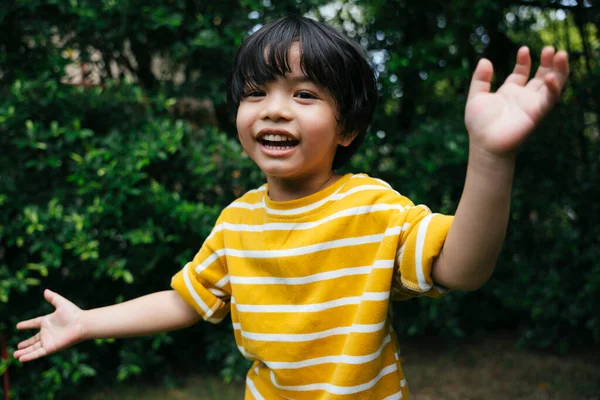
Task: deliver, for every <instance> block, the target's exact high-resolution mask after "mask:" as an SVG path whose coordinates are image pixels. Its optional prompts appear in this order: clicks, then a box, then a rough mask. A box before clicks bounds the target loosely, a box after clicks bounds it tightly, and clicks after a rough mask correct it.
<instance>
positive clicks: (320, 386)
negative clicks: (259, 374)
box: [271, 363, 398, 395]
mask: <svg viewBox="0 0 600 400" xmlns="http://www.w3.org/2000/svg"><path fill="white" fill-rule="evenodd" d="M397 370H398V366H397V365H396V363H394V364H391V365H388V366H387V367H385V368H383V369H382V370H381V371H379V374H377V376H376V377H375V378H373V379H371V380H370V381H369V382H366V383H363V384H361V385H356V386H338V385H333V384H331V383H312V384H308V385H295V386H284V385H280V384H278V383H277V381H276V380H275V374H274V373H273V371H271V382H273V385H274V386H275V387H276V388H278V389H284V390H293V391H299V392H307V391H311V390H323V391H326V392H328V393H332V394H339V395H348V394H354V393H360V392H364V391H365V390H368V389H371V388H372V387H373V386H375V385H376V384H377V382H379V380H381V378H383V377H384V376H386V375H388V374H391V373H392V372H394V371H397Z"/></svg>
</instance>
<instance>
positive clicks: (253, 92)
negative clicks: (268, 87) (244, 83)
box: [244, 89, 265, 97]
mask: <svg viewBox="0 0 600 400" xmlns="http://www.w3.org/2000/svg"><path fill="white" fill-rule="evenodd" d="M264 95H265V92H264V91H262V90H259V89H250V90H248V91H247V92H246V93H244V97H263V96H264Z"/></svg>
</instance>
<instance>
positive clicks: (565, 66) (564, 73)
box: [552, 50, 569, 90]
mask: <svg viewBox="0 0 600 400" xmlns="http://www.w3.org/2000/svg"><path fill="white" fill-rule="evenodd" d="M552 70H553V72H554V74H555V75H556V80H557V81H558V84H559V85H560V89H561V90H562V88H563V87H564V86H565V82H566V81H567V78H568V77H569V55H568V54H567V52H566V51H563V50H561V51H559V52H558V53H556V55H555V56H554V60H553V66H552Z"/></svg>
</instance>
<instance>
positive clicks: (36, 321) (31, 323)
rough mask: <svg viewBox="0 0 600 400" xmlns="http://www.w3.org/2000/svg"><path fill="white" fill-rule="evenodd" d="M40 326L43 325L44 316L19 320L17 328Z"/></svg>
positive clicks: (37, 327) (35, 327) (36, 327)
mask: <svg viewBox="0 0 600 400" xmlns="http://www.w3.org/2000/svg"><path fill="white" fill-rule="evenodd" d="M40 326H42V317H36V318H32V319H28V320H26V321H21V322H19V323H18V324H17V329H19V330H22V329H39V327H40Z"/></svg>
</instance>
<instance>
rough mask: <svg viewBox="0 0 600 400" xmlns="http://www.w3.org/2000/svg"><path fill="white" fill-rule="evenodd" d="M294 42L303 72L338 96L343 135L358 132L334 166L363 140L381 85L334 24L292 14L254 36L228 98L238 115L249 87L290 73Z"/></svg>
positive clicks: (243, 50) (242, 51) (238, 58)
mask: <svg viewBox="0 0 600 400" xmlns="http://www.w3.org/2000/svg"><path fill="white" fill-rule="evenodd" d="M295 42H297V43H299V45H300V66H301V69H302V72H303V73H304V74H305V75H306V76H307V77H308V78H309V79H310V80H312V81H314V82H315V83H317V84H319V85H321V86H323V87H324V88H325V89H326V90H328V91H329V92H330V93H331V95H332V96H333V98H334V99H335V101H336V105H337V108H338V114H339V119H338V123H340V124H342V135H344V136H349V135H353V134H356V136H355V138H354V140H353V141H352V143H351V144H350V145H349V146H347V147H343V146H338V148H337V151H336V154H335V157H334V159H333V165H332V168H334V169H335V168H338V167H340V166H341V165H343V164H344V163H345V162H346V161H348V160H349V159H350V157H352V155H353V154H354V153H355V152H356V150H357V149H358V147H359V146H360V144H361V143H362V142H363V140H364V138H365V135H366V133H367V128H368V126H369V124H370V122H371V119H372V117H373V109H374V108H375V104H376V102H377V86H376V83H375V74H374V72H373V68H371V65H370V64H369V62H368V61H367V58H366V56H365V54H364V52H363V50H362V48H361V47H360V46H359V45H358V44H357V43H355V42H354V41H352V40H351V39H349V38H347V37H346V36H344V35H343V34H341V33H340V32H338V31H337V30H335V29H334V28H332V27H331V26H329V25H327V24H325V23H322V22H318V21H314V20H312V19H309V18H306V17H299V16H288V17H283V18H280V19H277V20H275V21H273V22H270V23H268V24H266V25H265V26H263V27H262V28H260V29H259V30H258V31H256V32H255V33H254V34H252V35H250V36H249V37H248V38H247V39H246V40H245V41H244V42H243V43H242V45H241V46H240V47H239V48H238V50H237V53H236V55H235V59H234V62H233V68H232V71H231V74H230V76H229V81H228V83H227V101H228V103H229V106H230V107H231V109H232V111H233V112H234V114H235V113H237V110H238V107H239V105H240V101H241V100H242V98H243V96H244V93H245V92H246V90H247V89H248V86H250V87H252V86H261V85H264V84H265V83H266V82H268V81H272V80H275V79H276V78H277V77H278V76H285V75H286V74H287V73H290V72H291V68H290V65H289V59H288V55H289V51H290V47H291V46H292V44H293V43H295Z"/></svg>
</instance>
